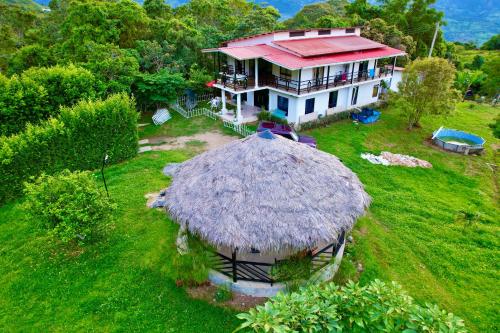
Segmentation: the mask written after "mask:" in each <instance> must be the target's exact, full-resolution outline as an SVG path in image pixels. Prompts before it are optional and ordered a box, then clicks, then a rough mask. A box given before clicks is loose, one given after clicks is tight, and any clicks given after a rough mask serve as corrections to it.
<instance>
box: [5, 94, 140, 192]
mask: <svg viewBox="0 0 500 333" xmlns="http://www.w3.org/2000/svg"><path fill="white" fill-rule="evenodd" d="M137 116H138V115H137V112H136V111H135V105H134V101H133V100H132V99H130V98H129V97H128V96H127V95H126V94H118V95H113V96H111V97H109V98H108V99H107V100H104V101H100V100H98V101H95V102H92V101H82V102H80V103H78V104H77V105H75V106H74V107H73V108H62V109H61V114H60V115H59V117H58V118H51V119H49V120H48V121H46V122H43V123H42V124H40V125H39V126H31V125H29V126H28V127H27V129H26V131H24V132H21V133H19V134H16V135H13V136H11V137H0V179H2V182H1V183H0V202H4V201H6V200H8V199H12V198H16V197H19V196H20V195H21V190H22V185H23V182H25V181H26V180H28V178H29V177H32V176H35V177H36V176H39V175H40V174H42V173H47V174H54V173H57V172H59V171H61V170H64V169H69V170H89V169H95V168H97V167H99V166H100V164H101V163H102V159H103V156H104V155H105V154H106V153H107V154H108V155H109V157H110V161H111V163H116V162H119V161H122V160H125V159H128V158H130V157H133V156H135V154H136V153H137V140H138V136H137Z"/></svg>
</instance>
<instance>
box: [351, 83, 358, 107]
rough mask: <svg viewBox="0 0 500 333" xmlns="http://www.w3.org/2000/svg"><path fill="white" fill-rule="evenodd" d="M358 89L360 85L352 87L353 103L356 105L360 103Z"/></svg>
mask: <svg viewBox="0 0 500 333" xmlns="http://www.w3.org/2000/svg"><path fill="white" fill-rule="evenodd" d="M358 90H359V87H354V88H352V96H351V105H356V104H357V103H358Z"/></svg>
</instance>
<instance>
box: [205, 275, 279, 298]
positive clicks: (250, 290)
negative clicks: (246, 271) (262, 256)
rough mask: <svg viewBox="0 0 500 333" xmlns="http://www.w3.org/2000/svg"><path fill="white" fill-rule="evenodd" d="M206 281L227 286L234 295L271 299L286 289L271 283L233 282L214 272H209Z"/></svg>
mask: <svg viewBox="0 0 500 333" xmlns="http://www.w3.org/2000/svg"><path fill="white" fill-rule="evenodd" d="M208 279H209V280H210V282H212V283H213V284H215V285H217V286H228V287H229V288H231V291H233V292H235V293H238V294H243V295H248V296H253V297H273V296H275V295H276V294H277V293H278V292H279V291H284V290H285V289H286V287H285V285H284V284H283V283H273V285H271V284H269V283H263V282H250V281H238V282H233V280H232V279H231V278H229V277H227V276H226V275H224V274H221V273H219V272H216V271H214V270H212V271H210V274H209V275H208Z"/></svg>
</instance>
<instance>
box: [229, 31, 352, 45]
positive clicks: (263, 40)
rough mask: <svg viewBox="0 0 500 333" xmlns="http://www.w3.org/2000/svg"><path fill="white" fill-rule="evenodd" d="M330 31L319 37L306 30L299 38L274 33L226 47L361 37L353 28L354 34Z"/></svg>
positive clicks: (315, 33)
mask: <svg viewBox="0 0 500 333" xmlns="http://www.w3.org/2000/svg"><path fill="white" fill-rule="evenodd" d="M330 30H331V34H330V35H321V36H320V35H318V30H317V29H316V30H311V31H307V29H306V30H305V35H304V36H299V37H290V33H289V32H288V31H283V32H276V33H270V34H266V35H263V36H256V37H251V38H247V39H242V40H239V41H234V42H228V43H227V46H228V47H234V46H249V45H258V44H270V43H272V42H273V41H280V40H288V39H303V38H318V37H332V36H360V35H361V29H360V28H355V31H354V33H346V31H345V28H338V29H330Z"/></svg>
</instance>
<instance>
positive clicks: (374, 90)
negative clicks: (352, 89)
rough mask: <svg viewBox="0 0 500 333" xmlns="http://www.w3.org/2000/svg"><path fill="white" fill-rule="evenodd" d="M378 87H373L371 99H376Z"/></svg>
mask: <svg viewBox="0 0 500 333" xmlns="http://www.w3.org/2000/svg"><path fill="white" fill-rule="evenodd" d="M379 87H380V86H379V85H378V84H376V85H374V86H373V91H372V97H377V96H378V90H379Z"/></svg>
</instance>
